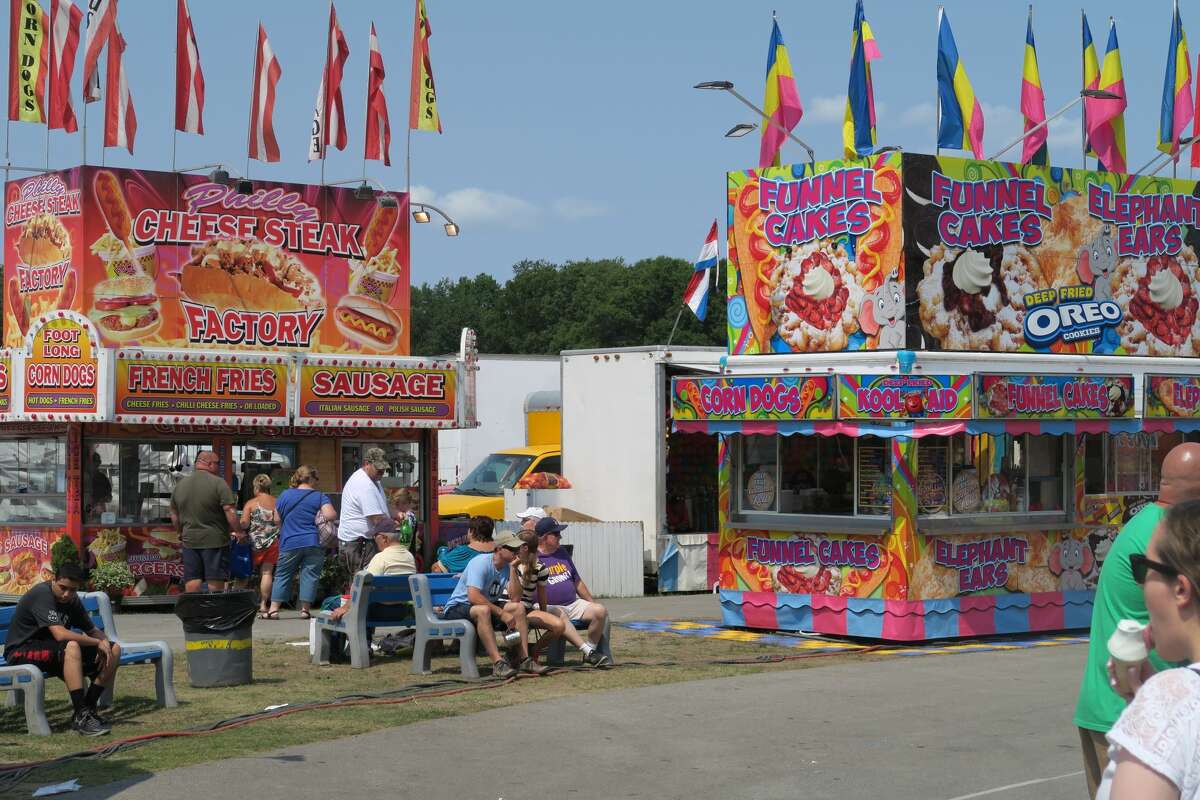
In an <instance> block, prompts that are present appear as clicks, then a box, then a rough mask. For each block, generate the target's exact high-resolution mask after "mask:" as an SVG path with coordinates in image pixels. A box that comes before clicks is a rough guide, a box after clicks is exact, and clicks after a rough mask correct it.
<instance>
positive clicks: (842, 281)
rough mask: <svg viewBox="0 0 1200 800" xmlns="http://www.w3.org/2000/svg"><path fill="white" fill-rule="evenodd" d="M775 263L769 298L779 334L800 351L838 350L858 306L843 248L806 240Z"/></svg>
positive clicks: (851, 330)
mask: <svg viewBox="0 0 1200 800" xmlns="http://www.w3.org/2000/svg"><path fill="white" fill-rule="evenodd" d="M778 260H779V267H778V269H776V270H775V273H774V275H773V276H772V283H773V287H772V289H771V295H770V298H771V318H772V319H773V320H774V322H775V324H776V325H778V326H779V336H780V337H781V338H782V339H783V340H784V341H785V342H787V344H788V345H789V346H790V347H791V348H792V349H793V350H797V351H800V352H816V351H821V350H844V349H845V348H846V344H847V341H848V337H849V335H850V334H852V333H854V331H855V330H857V329H858V322H857V317H858V308H859V305H860V304H861V303H862V289H861V288H860V287H859V285H858V283H857V282H856V281H855V280H854V273H855V265H854V262H853V261H852V260H851V259H850V258H849V256H848V255H847V254H846V248H844V247H843V246H841V245H840V244H831V243H829V242H826V241H817V242H809V243H808V244H805V245H801V246H800V247H797V248H795V249H794V250H792V252H791V254H790V255H789V256H787V257H781V258H779V259H778Z"/></svg>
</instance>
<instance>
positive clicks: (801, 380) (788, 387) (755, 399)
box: [671, 375, 833, 422]
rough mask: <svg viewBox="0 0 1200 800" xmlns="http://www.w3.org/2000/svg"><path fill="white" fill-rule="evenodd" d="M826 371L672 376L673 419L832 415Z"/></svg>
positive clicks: (823, 416)
mask: <svg viewBox="0 0 1200 800" xmlns="http://www.w3.org/2000/svg"><path fill="white" fill-rule="evenodd" d="M831 384H832V379H831V377H830V376H828V375H813V376H795V377H792V376H786V375H785V376H774V375H750V376H745V377H736V378H675V379H674V381H672V383H671V418H672V419H675V420H720V421H734V420H737V421H742V420H748V421H763V422H767V421H782V422H786V421H791V420H798V419H826V420H830V419H833V395H832V392H831Z"/></svg>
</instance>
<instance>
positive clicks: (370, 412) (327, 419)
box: [296, 356, 458, 428]
mask: <svg viewBox="0 0 1200 800" xmlns="http://www.w3.org/2000/svg"><path fill="white" fill-rule="evenodd" d="M457 385H458V371H457V368H456V366H455V365H454V363H453V362H451V361H437V360H424V359H391V358H386V359H378V358H348V357H336V356H304V357H302V358H301V359H300V373H299V380H298V382H297V399H296V426H297V427H322V426H324V427H376V428H447V427H451V426H453V425H454V423H455V420H456V417H457V394H456V389H457Z"/></svg>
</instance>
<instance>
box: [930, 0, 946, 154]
mask: <svg viewBox="0 0 1200 800" xmlns="http://www.w3.org/2000/svg"><path fill="white" fill-rule="evenodd" d="M943 8H944V6H938V12H937V27H936V29H935V31H934V36H933V41H934V43H935V44H937V45H938V46H939V47H940V46H941V42H940V39H941V35H942V10H943ZM941 57H942V56H941V51H940V50H939V51H938V58H941ZM933 77H934V79H935V80H934V82H933V86H934V98H933V154H934V155H935V156H940V155H941V154H942V148H941V146H940V140H939V136H938V134H939V132H940V131H941V129H942V93H941V86H940V85H939V84H938V81H937V80H936V79H937V64H936V63H935V64H934V70H933Z"/></svg>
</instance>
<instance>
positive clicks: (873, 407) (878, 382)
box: [837, 375, 972, 419]
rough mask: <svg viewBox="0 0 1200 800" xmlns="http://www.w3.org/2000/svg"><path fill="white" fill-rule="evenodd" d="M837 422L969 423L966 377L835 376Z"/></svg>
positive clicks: (969, 405)
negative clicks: (921, 421) (949, 421)
mask: <svg viewBox="0 0 1200 800" xmlns="http://www.w3.org/2000/svg"><path fill="white" fill-rule="evenodd" d="M837 394H838V417H839V418H840V419H861V418H866V419H969V418H970V417H971V394H972V392H971V376H970V375H838V376H837Z"/></svg>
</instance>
